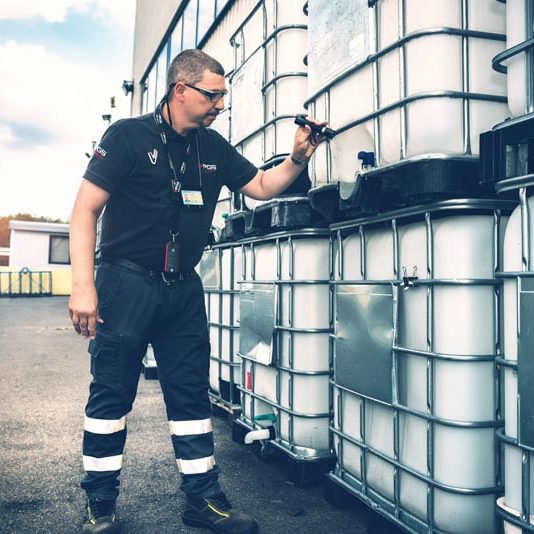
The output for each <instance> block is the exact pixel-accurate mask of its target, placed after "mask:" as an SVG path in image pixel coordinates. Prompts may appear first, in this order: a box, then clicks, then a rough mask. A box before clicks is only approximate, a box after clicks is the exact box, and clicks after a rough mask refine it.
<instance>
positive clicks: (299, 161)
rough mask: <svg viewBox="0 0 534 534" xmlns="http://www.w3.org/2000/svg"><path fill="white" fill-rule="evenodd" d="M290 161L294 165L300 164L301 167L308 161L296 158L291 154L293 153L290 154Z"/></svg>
mask: <svg viewBox="0 0 534 534" xmlns="http://www.w3.org/2000/svg"><path fill="white" fill-rule="evenodd" d="M291 161H292V162H293V163H294V164H295V165H300V166H301V167H304V165H306V164H307V163H308V161H305V160H302V159H298V158H296V157H295V156H293V154H292V155H291Z"/></svg>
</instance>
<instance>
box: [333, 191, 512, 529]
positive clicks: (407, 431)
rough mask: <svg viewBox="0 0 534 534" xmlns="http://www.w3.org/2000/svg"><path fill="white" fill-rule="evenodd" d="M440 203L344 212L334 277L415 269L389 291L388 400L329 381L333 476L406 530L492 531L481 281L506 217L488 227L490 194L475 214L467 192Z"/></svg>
mask: <svg viewBox="0 0 534 534" xmlns="http://www.w3.org/2000/svg"><path fill="white" fill-rule="evenodd" d="M444 205H445V204H441V207H437V206H439V205H435V207H434V210H435V211H433V210H432V207H430V208H429V209H428V211H426V213H425V211H423V210H422V209H420V212H419V213H417V210H415V209H413V210H411V211H410V210H405V211H404V212H400V211H399V212H396V213H397V215H394V214H392V215H391V219H388V215H384V216H382V217H381V218H380V224H376V221H375V224H374V225H373V224H370V222H367V223H365V222H362V224H361V225H357V226H354V227H353V228H350V227H349V226H348V223H347V225H346V229H344V230H343V231H342V233H340V237H339V239H338V241H337V243H338V246H337V265H336V278H337V279H338V280H339V281H340V282H341V286H340V287H343V282H344V281H346V282H348V284H347V286H350V285H351V284H350V283H351V282H356V285H357V284H358V282H360V283H362V282H366V283H367V284H369V282H371V281H376V283H377V284H378V285H379V287H380V285H381V284H382V285H383V287H384V288H385V289H386V288H389V287H391V283H392V282H394V281H396V282H397V283H398V281H399V280H401V279H402V278H403V276H407V277H411V276H412V275H414V274H415V276H417V277H418V280H416V281H415V285H414V286H413V287H405V288H404V289H400V288H399V289H398V292H397V293H394V295H396V297H395V306H393V302H392V310H393V311H392V314H394V317H395V319H394V318H393V317H391V319H390V320H391V325H390V328H393V329H394V333H395V335H394V339H395V342H396V345H397V349H396V350H394V351H393V356H392V363H391V365H392V366H393V368H394V369H395V373H394V375H395V377H394V379H392V388H393V396H392V399H393V402H385V401H384V399H378V398H369V397H368V395H363V394H362V392H361V391H355V390H349V389H347V387H346V386H344V387H338V386H337V384H336V385H335V386H334V428H335V429H336V432H335V433H334V441H335V447H336V452H337V454H338V466H337V468H336V471H334V479H335V478H336V477H337V478H338V479H341V480H343V481H344V482H345V483H347V482H348V483H349V485H351V486H352V487H353V488H354V493H356V494H357V495H358V494H359V495H362V494H363V490H362V488H366V489H365V495H366V497H367V498H370V499H371V500H372V501H374V502H375V503H376V504H377V505H378V506H381V507H383V510H384V511H385V512H386V515H387V513H388V512H389V513H390V514H391V513H392V510H394V509H395V508H396V507H399V508H400V509H401V510H402V511H403V512H404V511H405V512H407V513H408V515H407V516H403V517H405V519H404V520H403V521H405V526H410V527H411V528H415V527H414V525H417V529H416V531H421V532H423V531H425V532H426V530H425V529H426V528H427V527H429V528H435V529H438V530H439V531H443V532H455V533H458V534H460V533H461V534H464V533H479V532H484V533H491V532H495V528H496V525H495V518H494V500H495V493H496V492H497V489H496V487H495V486H496V480H497V476H498V473H496V471H495V465H496V464H495V455H496V453H497V451H496V448H495V426H496V424H497V423H496V410H497V404H496V399H495V391H494V385H495V369H494V350H495V343H496V336H497V333H496V324H497V319H498V318H497V317H496V315H495V310H496V300H495V299H496V297H495V294H494V287H495V285H494V283H492V281H493V280H494V268H495V265H497V262H498V258H499V256H498V255H499V251H498V250H497V249H496V248H495V243H496V236H500V237H499V238H498V239H499V240H500V241H502V233H503V232H502V228H503V227H504V223H505V219H504V218H502V219H501V220H500V223H499V225H498V226H496V220H498V219H494V212H493V209H491V206H490V205H488V206H486V208H485V209H484V210H483V213H480V211H479V212H475V209H476V207H475V205H470V204H469V201H464V204H463V205H464V207H465V208H466V209H464V210H463V211H462V213H461V214H460V213H459V212H456V213H455V212H454V204H450V203H449V204H448V206H449V207H452V211H449V212H447V215H446V216H443V215H442V212H443V206H444ZM460 205H462V201H459V203H458V206H460ZM470 208H472V209H471V212H472V213H469V211H470ZM403 213H404V215H403ZM407 213H411V215H409V216H408V215H406V214H407ZM375 219H376V220H378V217H377V218H375ZM368 221H372V219H368ZM362 287H364V286H362ZM367 287H369V286H368V285H367ZM336 307H337V297H336ZM343 309H344V310H346V309H347V308H343ZM373 309H374V308H373V307H372V303H369V310H370V311H369V313H370V314H372V310H373ZM337 319H338V320H340V319H341V318H340V317H339V316H338V318H337ZM342 319H343V321H346V322H347V323H350V322H351V321H356V320H357V317H356V316H354V317H349V316H346V317H344V318H342ZM371 319H373V317H371ZM378 319H380V318H378ZM370 324H373V325H374V327H375V328H378V326H377V324H378V323H376V322H374V321H372V320H370ZM336 328H337V327H336ZM336 332H337V330H336ZM336 336H337V333H336ZM356 356H357V355H356ZM356 356H355V357H356ZM336 362H337V353H336V349H334V366H335V367H336V365H337V363H336ZM354 365H355V366H357V360H355V363H354ZM354 369H355V372H356V373H357V372H358V369H357V367H355V368H354ZM376 378H377V379H378V377H376ZM382 378H383V379H384V380H385V379H386V378H387V377H386V376H384V377H382ZM395 399H396V403H397V404H396V403H395ZM358 443H361V444H362V446H359V445H358ZM429 447H430V448H429ZM367 448H370V450H369V451H368V452H364V451H366V449H367ZM396 462H399V467H398V468H397V467H396V466H395V463H396ZM336 473H337V474H336ZM427 479H428V480H429V481H430V482H428V481H427ZM375 492H376V493H375ZM462 493H466V494H462ZM429 496H430V498H429ZM382 499H383V500H382ZM384 503H386V504H384ZM388 507H389V508H388ZM410 517H411V519H409V518H410ZM401 522H402V521H401ZM420 529H422V530H420Z"/></svg>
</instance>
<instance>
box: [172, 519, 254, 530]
mask: <svg viewBox="0 0 534 534" xmlns="http://www.w3.org/2000/svg"><path fill="white" fill-rule="evenodd" d="M182 521H183V523H184V525H187V526H188V527H197V528H208V529H210V530H211V531H212V532H217V533H218V534H228V530H226V529H225V528H219V527H217V525H214V524H213V523H212V522H211V521H206V520H205V519H199V518H197V517H188V516H185V515H182ZM242 534H258V528H257V527H254V528H253V529H249V530H247V531H246V532H243V533H242Z"/></svg>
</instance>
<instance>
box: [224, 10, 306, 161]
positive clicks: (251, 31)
mask: <svg viewBox="0 0 534 534" xmlns="http://www.w3.org/2000/svg"><path fill="white" fill-rule="evenodd" d="M304 3H305V2H304V1H303V0H295V1H292V2H287V1H282V0H263V1H262V2H260V3H259V4H258V5H257V6H256V8H255V9H254V10H253V11H252V12H251V13H250V16H249V18H248V19H247V20H246V21H245V22H244V24H243V25H242V26H241V27H240V28H239V30H238V31H237V32H236V33H235V35H234V36H233V38H232V43H233V46H234V48H235V65H234V71H233V74H232V77H231V106H232V108H231V120H232V128H231V141H232V144H234V145H235V146H237V147H238V148H239V149H240V151H241V152H242V153H243V155H244V156H245V157H247V158H248V159H249V160H250V161H252V162H253V163H254V164H255V165H257V166H261V165H263V164H264V163H265V162H266V161H269V160H271V159H273V158H274V157H276V156H278V155H280V154H287V153H288V152H289V151H290V150H291V147H292V146H293V136H294V131H295V126H294V124H293V117H294V116H295V115H297V114H300V113H305V110H304V107H303V104H304V101H305V99H306V94H307V87H306V77H305V76H306V66H305V64H304V58H305V55H306V53H307V37H306V24H307V17H306V15H305V14H304V10H303V8H304Z"/></svg>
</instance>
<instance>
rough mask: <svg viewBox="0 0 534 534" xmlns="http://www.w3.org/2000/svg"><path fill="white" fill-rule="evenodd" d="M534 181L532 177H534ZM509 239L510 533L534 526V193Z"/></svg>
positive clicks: (503, 434)
mask: <svg viewBox="0 0 534 534" xmlns="http://www.w3.org/2000/svg"><path fill="white" fill-rule="evenodd" d="M531 181H532V179H531ZM519 191H520V200H521V202H520V205H519V206H518V207H517V208H516V209H515V210H514V212H513V213H512V215H511V217H510V221H509V223H508V226H507V228H506V235H505V239H504V273H503V275H502V276H503V277H504V294H503V301H504V310H503V311H504V357H503V358H501V359H499V363H500V367H501V379H502V386H503V389H504V418H505V426H504V431H500V432H499V437H500V439H501V441H502V442H503V444H504V475H505V477H504V496H502V497H501V498H499V499H498V501H497V510H498V512H499V515H500V516H501V517H502V518H504V531H505V533H506V534H521V533H522V532H527V531H528V532H532V531H534V468H533V467H532V466H533V465H534V395H533V391H534V388H533V379H534V360H533V357H532V356H533V354H534V345H533V342H532V336H531V326H532V318H533V304H534V301H533V300H532V295H533V294H534V265H533V257H532V251H534V248H533V247H534V229H533V226H532V220H533V219H532V217H533V216H534V197H533V196H532V195H531V192H530V195H531V196H527V188H526V187H523V188H521V189H520V190H519Z"/></svg>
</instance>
